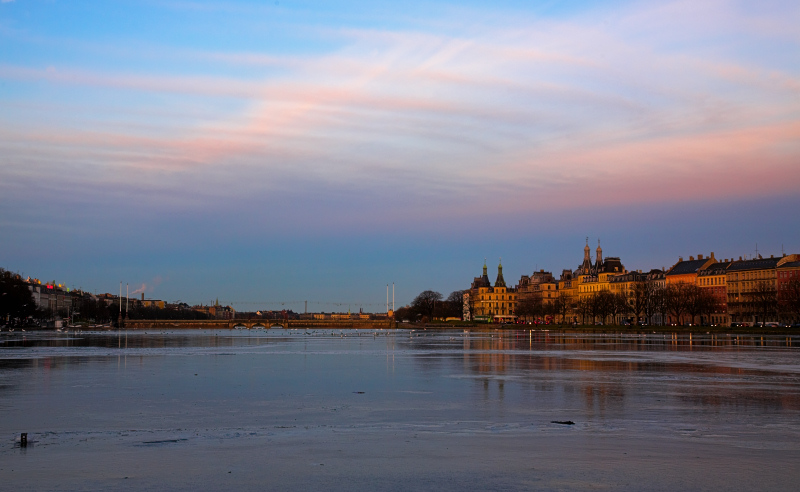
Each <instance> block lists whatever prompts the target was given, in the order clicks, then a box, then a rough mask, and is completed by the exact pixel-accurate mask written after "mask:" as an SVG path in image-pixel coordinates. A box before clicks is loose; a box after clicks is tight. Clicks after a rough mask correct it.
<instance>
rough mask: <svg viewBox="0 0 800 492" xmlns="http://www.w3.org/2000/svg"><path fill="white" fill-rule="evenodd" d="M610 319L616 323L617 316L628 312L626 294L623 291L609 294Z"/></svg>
mask: <svg viewBox="0 0 800 492" xmlns="http://www.w3.org/2000/svg"><path fill="white" fill-rule="evenodd" d="M611 296H612V297H611V299H610V301H611V316H612V318H611V320H612V322H613V324H615V325H616V324H618V319H617V318H618V316H620V315H625V314H628V313H629V312H630V307H629V306H628V295H627V294H626V293H625V292H624V291H623V292H616V293H612V294H611Z"/></svg>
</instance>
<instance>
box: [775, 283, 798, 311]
mask: <svg viewBox="0 0 800 492" xmlns="http://www.w3.org/2000/svg"><path fill="white" fill-rule="evenodd" d="M778 303H779V306H780V311H781V313H783V314H784V315H785V316H786V317H787V318H789V319H792V320H793V321H798V320H800V280H791V281H789V282H786V283H785V284H783V285H782V286H781V289H780V293H779V296H778Z"/></svg>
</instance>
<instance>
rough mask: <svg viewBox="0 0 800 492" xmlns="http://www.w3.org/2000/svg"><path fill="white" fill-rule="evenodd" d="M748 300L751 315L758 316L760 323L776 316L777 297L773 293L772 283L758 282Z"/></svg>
mask: <svg viewBox="0 0 800 492" xmlns="http://www.w3.org/2000/svg"><path fill="white" fill-rule="evenodd" d="M750 298H751V302H752V310H753V313H754V314H757V315H759V316H760V318H761V319H760V321H761V322H762V323H763V322H765V321H767V319H769V318H773V317H774V316H775V315H777V313H778V295H777V292H776V291H775V284H774V282H769V281H761V282H758V283H757V284H756V287H755V289H754V290H753V293H752V294H751V295H750Z"/></svg>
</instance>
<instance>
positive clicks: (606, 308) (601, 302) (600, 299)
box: [592, 290, 614, 324]
mask: <svg viewBox="0 0 800 492" xmlns="http://www.w3.org/2000/svg"><path fill="white" fill-rule="evenodd" d="M613 309H614V294H612V293H611V292H609V291H607V290H601V291H600V292H597V293H596V294H595V295H594V296H592V316H593V317H594V318H597V317H598V316H599V317H600V320H601V321H602V323H603V324H606V319H607V318H608V316H609V315H611V313H612V312H613Z"/></svg>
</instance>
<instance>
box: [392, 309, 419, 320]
mask: <svg viewBox="0 0 800 492" xmlns="http://www.w3.org/2000/svg"><path fill="white" fill-rule="evenodd" d="M394 319H395V320H397V321H401V322H402V321H414V311H413V309H411V306H403V307H399V308H397V309H396V310H395V312H394Z"/></svg>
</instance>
